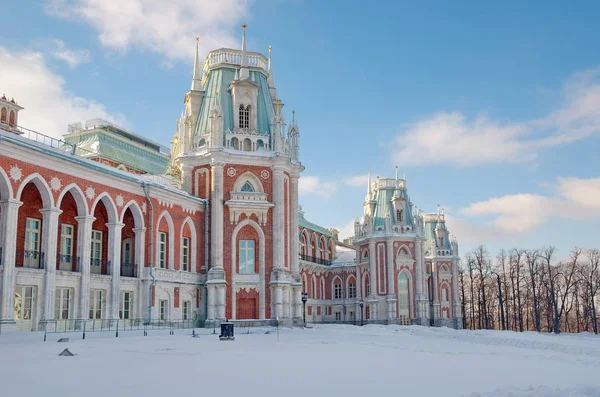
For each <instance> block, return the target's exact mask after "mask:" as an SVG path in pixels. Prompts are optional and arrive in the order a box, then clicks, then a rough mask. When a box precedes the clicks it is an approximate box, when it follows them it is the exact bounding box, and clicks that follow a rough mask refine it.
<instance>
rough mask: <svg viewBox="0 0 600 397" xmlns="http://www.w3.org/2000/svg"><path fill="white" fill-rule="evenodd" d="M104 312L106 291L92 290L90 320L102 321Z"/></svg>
mask: <svg viewBox="0 0 600 397" xmlns="http://www.w3.org/2000/svg"><path fill="white" fill-rule="evenodd" d="M103 312H104V290H102V289H93V290H90V319H92V320H100V319H101V318H102V314H103Z"/></svg>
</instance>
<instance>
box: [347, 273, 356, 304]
mask: <svg viewBox="0 0 600 397" xmlns="http://www.w3.org/2000/svg"><path fill="white" fill-rule="evenodd" d="M346 296H347V297H348V299H355V298H356V277H355V276H354V274H351V275H349V276H348V277H347V278H346Z"/></svg>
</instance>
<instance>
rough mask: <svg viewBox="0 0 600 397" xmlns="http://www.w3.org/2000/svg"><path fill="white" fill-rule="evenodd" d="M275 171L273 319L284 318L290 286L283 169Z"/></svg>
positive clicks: (279, 167) (277, 167) (272, 280)
mask: <svg viewBox="0 0 600 397" xmlns="http://www.w3.org/2000/svg"><path fill="white" fill-rule="evenodd" d="M272 169H273V203H274V204H275V207H274V208H273V271H272V272H271V277H270V278H271V281H270V283H269V284H270V285H271V286H272V295H271V305H272V308H273V310H272V312H271V317H272V318H279V319H283V318H284V311H283V306H284V302H283V296H284V291H283V285H284V284H289V282H288V281H286V280H285V255H284V253H285V252H284V250H285V245H284V241H285V240H284V236H285V232H284V218H283V214H284V195H283V190H284V189H283V181H284V176H283V167H282V166H280V165H275V166H273V167H272Z"/></svg>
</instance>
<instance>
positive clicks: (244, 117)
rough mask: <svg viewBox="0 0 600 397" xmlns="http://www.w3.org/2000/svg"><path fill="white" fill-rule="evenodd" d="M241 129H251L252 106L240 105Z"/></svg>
mask: <svg viewBox="0 0 600 397" xmlns="http://www.w3.org/2000/svg"><path fill="white" fill-rule="evenodd" d="M239 123H240V125H239V127H240V128H250V105H248V106H244V105H240V108H239Z"/></svg>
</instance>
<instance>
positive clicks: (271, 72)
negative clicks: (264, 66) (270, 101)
mask: <svg viewBox="0 0 600 397" xmlns="http://www.w3.org/2000/svg"><path fill="white" fill-rule="evenodd" d="M272 50H273V48H272V47H271V46H269V66H268V68H269V78H268V79H267V82H268V83H269V88H275V83H274V82H273V63H272V62H273V60H272V57H271V51H272Z"/></svg>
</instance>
